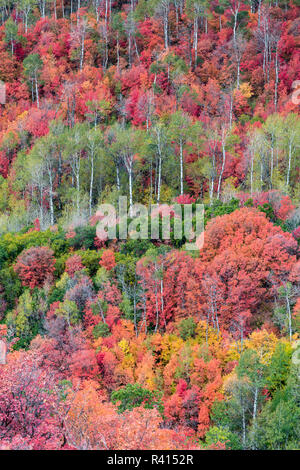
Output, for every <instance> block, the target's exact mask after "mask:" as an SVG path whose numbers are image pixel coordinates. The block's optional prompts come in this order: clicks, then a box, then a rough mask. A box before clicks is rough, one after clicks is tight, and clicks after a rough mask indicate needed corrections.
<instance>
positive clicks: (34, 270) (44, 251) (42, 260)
mask: <svg viewBox="0 0 300 470" xmlns="http://www.w3.org/2000/svg"><path fill="white" fill-rule="evenodd" d="M53 254H54V253H53V251H52V250H51V249H50V248H47V247H46V246H41V247H32V248H29V249H28V250H24V251H23V252H22V253H21V254H20V255H19V256H18V258H17V262H16V264H15V267H14V270H15V272H16V273H17V274H18V275H19V276H20V278H21V280H22V284H23V285H24V286H29V287H30V289H34V288H35V287H43V285H44V283H45V281H51V280H52V278H53V272H54V269H55V268H54V264H55V258H54V257H53Z"/></svg>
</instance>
